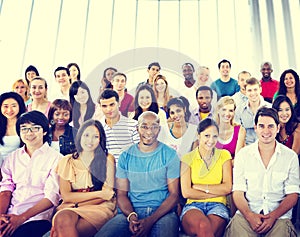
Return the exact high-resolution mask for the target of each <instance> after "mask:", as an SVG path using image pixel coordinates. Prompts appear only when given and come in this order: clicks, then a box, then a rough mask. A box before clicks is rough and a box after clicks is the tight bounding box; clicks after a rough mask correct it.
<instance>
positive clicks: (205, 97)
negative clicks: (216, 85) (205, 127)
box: [189, 86, 213, 125]
mask: <svg viewBox="0 0 300 237" xmlns="http://www.w3.org/2000/svg"><path fill="white" fill-rule="evenodd" d="M212 98H213V91H212V89H210V87H208V86H200V87H199V88H198V89H197V91H196V100H197V102H198V108H195V109H194V110H192V112H191V113H192V114H191V117H190V119H189V123H192V124H195V125H198V124H199V122H200V121H201V120H203V119H205V118H212V116H213V114H212V112H213V111H212V105H211V101H212Z"/></svg>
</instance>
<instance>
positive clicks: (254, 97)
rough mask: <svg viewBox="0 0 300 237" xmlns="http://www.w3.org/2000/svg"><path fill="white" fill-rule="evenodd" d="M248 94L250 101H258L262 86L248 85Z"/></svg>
mask: <svg viewBox="0 0 300 237" xmlns="http://www.w3.org/2000/svg"><path fill="white" fill-rule="evenodd" d="M245 89H246V96H247V98H248V100H249V101H251V102H257V101H259V99H260V93H261V87H260V86H259V85H258V84H254V85H250V84H249V85H246V88H245Z"/></svg>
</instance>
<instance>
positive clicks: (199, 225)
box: [189, 219, 212, 233]
mask: <svg viewBox="0 0 300 237" xmlns="http://www.w3.org/2000/svg"><path fill="white" fill-rule="evenodd" d="M189 226H190V229H191V230H192V232H193V233H208V232H211V230H212V229H211V224H210V222H209V220H205V219H202V220H194V221H191V222H190V223H189Z"/></svg>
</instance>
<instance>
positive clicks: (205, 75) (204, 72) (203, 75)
mask: <svg viewBox="0 0 300 237" xmlns="http://www.w3.org/2000/svg"><path fill="white" fill-rule="evenodd" d="M209 74H210V72H209V69H207V68H201V70H200V71H199V73H198V74H197V78H198V81H199V83H200V84H201V85H205V83H206V82H207V81H208V79H209Z"/></svg>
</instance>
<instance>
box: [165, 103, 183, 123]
mask: <svg viewBox="0 0 300 237" xmlns="http://www.w3.org/2000/svg"><path fill="white" fill-rule="evenodd" d="M169 114H170V119H171V120H172V121H173V122H174V123H182V122H184V121H185V111H184V109H183V108H182V107H180V106H178V105H176V104H174V105H171V106H170V110H169Z"/></svg>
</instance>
